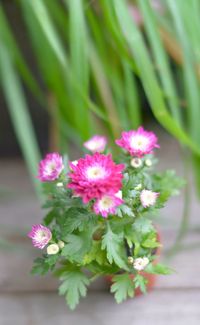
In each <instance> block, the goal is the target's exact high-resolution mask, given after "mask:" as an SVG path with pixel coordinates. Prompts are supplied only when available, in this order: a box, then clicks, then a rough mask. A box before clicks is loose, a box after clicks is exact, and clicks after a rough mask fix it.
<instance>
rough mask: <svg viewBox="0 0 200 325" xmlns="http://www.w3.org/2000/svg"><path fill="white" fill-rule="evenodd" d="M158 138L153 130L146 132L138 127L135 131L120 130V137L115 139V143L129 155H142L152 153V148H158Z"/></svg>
mask: <svg viewBox="0 0 200 325" xmlns="http://www.w3.org/2000/svg"><path fill="white" fill-rule="evenodd" d="M157 141H158V138H157V136H156V135H155V134H154V133H153V132H148V131H145V130H144V129H143V127H142V126H141V127H139V128H138V129H137V130H136V131H134V130H131V131H128V132H122V137H121V139H118V140H116V141H115V142H116V144H117V145H118V146H120V147H122V148H124V149H125V150H127V151H128V152H129V153H130V154H131V156H134V157H139V158H141V157H143V156H144V155H146V154H149V153H152V152H153V149H154V148H159V147H160V146H159V145H158V143H157Z"/></svg>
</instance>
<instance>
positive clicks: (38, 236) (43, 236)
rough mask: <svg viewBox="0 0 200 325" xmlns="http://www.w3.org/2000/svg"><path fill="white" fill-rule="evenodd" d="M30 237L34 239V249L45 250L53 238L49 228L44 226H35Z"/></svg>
mask: <svg viewBox="0 0 200 325" xmlns="http://www.w3.org/2000/svg"><path fill="white" fill-rule="evenodd" d="M28 237H29V238H32V243H33V246H34V247H37V248H40V249H43V248H44V247H45V246H46V245H47V244H48V242H49V241H50V240H51V238H52V234H51V231H50V230H49V228H47V227H44V226H43V225H33V226H32V229H31V231H30V232H29V233H28Z"/></svg>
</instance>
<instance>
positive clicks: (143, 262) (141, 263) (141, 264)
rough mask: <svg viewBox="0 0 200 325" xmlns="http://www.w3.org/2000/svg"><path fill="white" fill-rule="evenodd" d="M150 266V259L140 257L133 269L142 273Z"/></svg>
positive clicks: (134, 263)
mask: <svg viewBox="0 0 200 325" xmlns="http://www.w3.org/2000/svg"><path fill="white" fill-rule="evenodd" d="M148 264H149V259H148V257H138V258H136V259H135V260H134V262H133V267H134V269H136V270H137V271H142V270H144V269H145V267H146V266H147V265H148Z"/></svg>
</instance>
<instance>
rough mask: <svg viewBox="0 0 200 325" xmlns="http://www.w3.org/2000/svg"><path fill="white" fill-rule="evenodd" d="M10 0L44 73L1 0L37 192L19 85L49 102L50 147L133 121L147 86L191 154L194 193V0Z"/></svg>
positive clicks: (10, 85)
mask: <svg viewBox="0 0 200 325" xmlns="http://www.w3.org/2000/svg"><path fill="white" fill-rule="evenodd" d="M13 2H15V3H16V10H20V12H21V14H22V17H23V18H22V19H23V20H24V26H25V28H26V29H27V32H28V35H29V42H30V44H31V47H32V50H33V53H34V57H35V60H36V62H37V70H38V74H39V78H40V80H41V83H40V84H39V83H38V81H37V80H36V79H35V77H34V74H33V73H32V70H31V67H29V66H28V64H27V62H26V58H25V57H24V55H23V53H22V50H21V49H20V47H19V44H18V42H17V41H16V38H15V31H14V30H12V28H11V24H10V22H9V20H8V17H7V15H6V12H5V10H4V6H3V4H1V5H0V84H1V86H2V89H3V92H4V95H5V99H6V102H7V106H8V109H9V112H10V116H11V118H12V122H13V126H14V128H15V132H16V136H17V138H18V141H19V143H20V146H21V150H22V152H23V155H24V158H25V160H26V163H27V166H28V168H29V171H30V174H31V176H32V179H33V182H34V184H35V188H36V191H37V193H38V194H39V196H41V188H40V184H39V183H37V181H36V180H35V174H36V168H37V163H38V161H39V159H40V152H39V148H38V147H39V146H38V143H37V141H36V135H35V132H34V128H33V125H32V122H31V119H30V115H29V109H28V107H27V99H26V96H25V92H24V85H26V87H28V88H29V90H30V91H31V92H32V94H33V96H34V97H35V98H36V99H37V101H38V103H39V104H40V105H41V106H42V107H43V108H44V109H46V110H48V114H49V118H50V120H51V126H52V128H51V148H52V149H54V150H59V151H61V152H63V153H65V152H66V151H68V150H69V147H68V146H67V144H70V143H71V142H72V143H75V144H76V145H80V144H81V143H82V141H83V140H85V139H87V138H88V137H90V136H91V135H92V134H93V133H106V134H107V135H108V136H109V137H110V138H111V139H112V138H114V137H117V136H119V133H120V131H121V130H122V129H130V128H136V127H137V126H138V125H140V124H141V123H142V115H143V111H142V98H143V97H144V96H145V97H146V99H147V101H148V103H149V105H150V108H151V110H152V112H153V115H154V116H155V118H156V120H157V121H158V122H159V123H160V124H161V125H162V126H163V127H164V128H165V129H166V130H167V131H168V132H169V133H170V134H172V135H173V136H174V137H175V138H176V139H177V141H179V142H180V143H181V144H182V145H183V152H184V155H185V157H186V158H187V160H188V157H189V164H194V171H195V179H196V183H197V191H198V193H200V172H199V159H200V144H199V143H200V142H199V140H200V128H199V121H200V109H199V108H200V92H199V76H200V66H199V61H200V47H199V44H200V42H199V41H200V33H199V31H200V19H199V17H200V2H199V1H198V0H190V1H182V0H176V1H174V0H163V1H155V0H154V1H149V0H138V1H125V0H109V1H108V0H99V1H95V0H93V1H88V0H63V1H61V0H60V1H55V0H34V1H33V0H16V1H15V0H13ZM133 13H134V15H133ZM134 17H135V18H134ZM41 85H42V86H41ZM141 88H142V92H141Z"/></svg>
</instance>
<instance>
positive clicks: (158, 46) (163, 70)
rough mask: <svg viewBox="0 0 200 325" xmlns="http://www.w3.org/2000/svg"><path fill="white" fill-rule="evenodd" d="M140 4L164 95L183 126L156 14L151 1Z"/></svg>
mask: <svg viewBox="0 0 200 325" xmlns="http://www.w3.org/2000/svg"><path fill="white" fill-rule="evenodd" d="M138 3H139V7H140V9H141V12H142V14H143V18H144V26H145V31H146V33H147V36H148V40H149V43H150V46H151V48H152V51H153V55H154V59H155V66H156V70H157V71H158V75H159V77H160V79H161V82H162V85H163V91H164V95H165V97H166V98H167V101H168V103H169V107H170V110H171V113H172V115H173V117H174V118H175V120H176V121H177V122H178V123H179V124H181V114H180V110H179V102H178V96H177V94H176V86H175V83H174V80H173V77H172V73H171V70H170V65H169V59H168V56H167V53H166V51H165V50H164V47H163V44H162V42H161V39H160V35H159V31H158V25H156V19H155V13H154V11H153V9H152V6H151V5H150V3H149V0H146V1H142V0H139V1H138Z"/></svg>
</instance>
